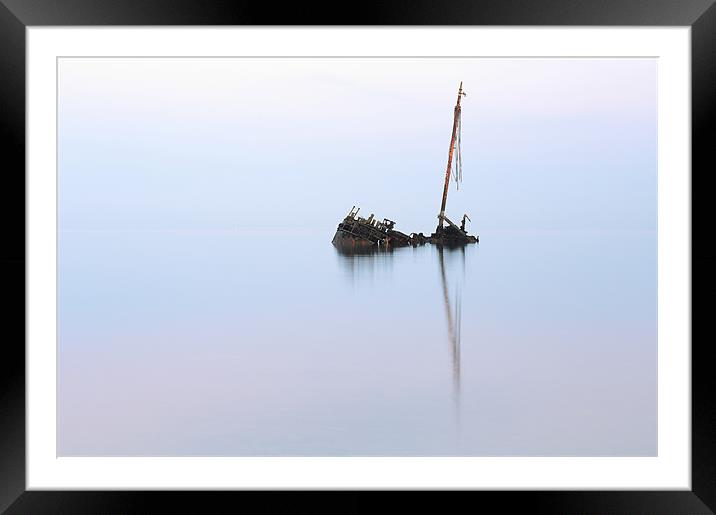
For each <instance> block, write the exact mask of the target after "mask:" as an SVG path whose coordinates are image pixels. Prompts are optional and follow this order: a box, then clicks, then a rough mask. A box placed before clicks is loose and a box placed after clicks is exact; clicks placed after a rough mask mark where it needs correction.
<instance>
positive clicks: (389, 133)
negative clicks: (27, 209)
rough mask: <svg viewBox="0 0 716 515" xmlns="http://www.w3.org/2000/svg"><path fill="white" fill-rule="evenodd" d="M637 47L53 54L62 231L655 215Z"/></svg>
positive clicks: (611, 221)
mask: <svg viewBox="0 0 716 515" xmlns="http://www.w3.org/2000/svg"><path fill="white" fill-rule="evenodd" d="M656 72H657V64H656V61H655V60H653V59H593V58H590V59H534V58H533V59H487V58H474V59H469V58H467V59H466V58H434V59H426V58H411V59H399V58H380V59H376V58H350V59H341V58H305V59H304V58H271V59H264V58H194V59H191V58H189V59H185V58H172V59H166V58H141V59H137V58H111V59H110V58H63V59H61V60H60V62H59V110H58V123H59V215H60V219H59V223H60V230H61V231H63V230H64V231H86V230H93V231H96V230H107V231H116V230H227V229H228V230H233V229H242V228H252V227H258V228H263V227H267V228H269V227H270V228H280V227H289V228H300V227H314V228H325V229H326V230H327V231H330V230H331V228H334V227H335V226H336V225H337V223H338V222H339V221H340V220H341V219H342V217H343V216H345V214H347V212H348V211H349V210H350V208H351V206H353V205H355V206H357V207H360V208H361V214H365V215H368V214H370V213H375V214H376V216H377V217H379V218H390V219H392V220H395V221H396V222H397V225H396V228H397V229H399V230H402V231H404V232H406V233H410V232H421V231H422V232H426V233H427V232H430V231H431V230H432V229H434V226H435V224H436V221H437V218H436V217H437V213H438V211H439V206H440V196H441V193H442V184H443V180H444V173H445V166H446V163H447V154H448V146H449V141H450V133H451V129H452V117H453V107H454V104H455V100H456V93H457V88H458V85H459V83H460V81H463V83H464V89H465V91H466V92H467V96H466V97H464V99H463V101H462V105H463V107H462V123H463V127H462V151H463V183H462V185H461V187H460V190H459V191H457V190H456V189H455V185H454V184H452V185H451V187H450V192H449V194H448V202H447V215H448V217H450V218H451V219H453V220H459V219H460V218H461V217H462V214H463V213H467V214H468V215H469V216H470V218H471V219H472V220H473V225H472V226H468V227H469V228H471V229H472V230H473V231H474V232H477V233H479V234H482V233H490V232H500V231H502V232H505V231H508V232H509V231H530V232H534V231H587V232H604V231H618V232H624V231H626V232H629V231H639V232H644V231H647V232H655V231H656V213H657V205H656V193H657V163H656V156H657V148H656V145H657V139H656V138H657V106H656V98H657V91H656Z"/></svg>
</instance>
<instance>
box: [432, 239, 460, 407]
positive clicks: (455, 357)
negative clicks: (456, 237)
mask: <svg viewBox="0 0 716 515" xmlns="http://www.w3.org/2000/svg"><path fill="white" fill-rule="evenodd" d="M448 250H449V251H450V250H455V249H450V248H448ZM459 250H460V251H461V253H462V264H463V271H464V268H465V247H464V246H463V247H459ZM444 254H445V247H443V246H442V245H441V246H438V257H439V262H440V280H441V284H442V290H443V303H444V305H445V317H446V319H447V325H448V343H449V346H450V358H451V362H452V384H453V399H454V401H455V407H456V409H457V415H458V416H459V414H460V411H459V410H460V372H461V367H460V336H461V328H462V291H461V290H460V289H459V288H456V290H455V310H454V311H453V309H452V306H451V304H450V293H449V291H448V285H447V277H446V274H445V255H444Z"/></svg>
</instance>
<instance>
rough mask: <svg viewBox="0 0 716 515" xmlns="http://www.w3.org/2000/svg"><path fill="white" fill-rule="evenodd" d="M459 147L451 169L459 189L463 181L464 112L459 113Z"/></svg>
mask: <svg viewBox="0 0 716 515" xmlns="http://www.w3.org/2000/svg"><path fill="white" fill-rule="evenodd" d="M457 131H458V132H457V148H456V149H455V157H454V159H453V161H454V165H455V166H454V167H453V169H452V171H451V175H452V177H453V179H455V187H456V188H457V189H458V190H459V189H460V183H461V182H462V112H461V111H458V113H457Z"/></svg>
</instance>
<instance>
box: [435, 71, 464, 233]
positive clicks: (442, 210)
mask: <svg viewBox="0 0 716 515" xmlns="http://www.w3.org/2000/svg"><path fill="white" fill-rule="evenodd" d="M464 95H465V93H464V92H463V91H462V81H460V89H459V90H458V92H457V104H455V114H454V117H453V122H452V137H451V138H450V152H449V153H448V162H447V169H446V170H445V187H444V188H443V198H442V203H441V204H440V214H439V215H438V220H439V221H438V228H441V227H442V226H443V219H444V217H445V203H446V202H447V194H448V187H449V186H450V169H451V166H452V156H453V153H454V151H455V138H456V136H457V127H458V124H459V123H460V99H461V98H462V97H463V96H464Z"/></svg>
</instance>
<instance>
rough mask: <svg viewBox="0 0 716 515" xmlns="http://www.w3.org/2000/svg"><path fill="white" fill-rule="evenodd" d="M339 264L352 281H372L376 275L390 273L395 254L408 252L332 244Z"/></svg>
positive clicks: (402, 249)
mask: <svg viewBox="0 0 716 515" xmlns="http://www.w3.org/2000/svg"><path fill="white" fill-rule="evenodd" d="M333 248H335V249H336V253H337V254H338V256H339V260H340V264H341V266H342V268H343V269H344V270H345V272H346V275H348V277H349V278H350V279H351V280H352V281H356V280H358V279H366V278H367V279H374V278H375V276H376V274H377V273H385V272H390V270H391V268H392V265H393V255H394V253H395V252H405V251H409V250H410V249H408V248H404V247H403V248H398V249H393V248H392V247H378V246H376V245H367V246H359V245H350V244H340V243H338V244H336V243H334V244H333Z"/></svg>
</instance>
